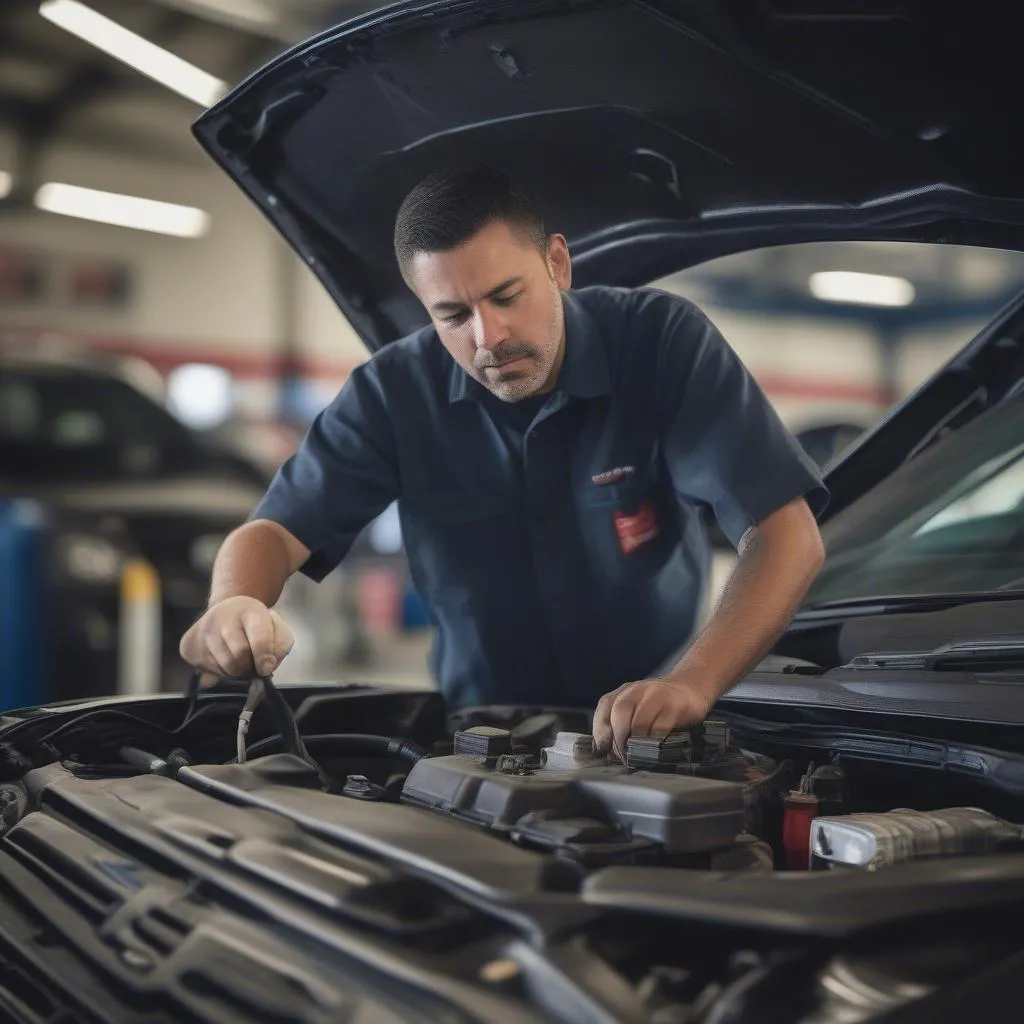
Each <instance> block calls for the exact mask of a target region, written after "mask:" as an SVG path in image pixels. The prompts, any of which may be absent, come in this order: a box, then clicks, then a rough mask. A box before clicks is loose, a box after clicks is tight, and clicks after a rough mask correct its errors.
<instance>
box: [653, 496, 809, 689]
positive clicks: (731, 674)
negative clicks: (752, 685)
mask: <svg viewBox="0 0 1024 1024" xmlns="http://www.w3.org/2000/svg"><path fill="white" fill-rule="evenodd" d="M823 558H824V551H823V548H822V545H821V538H820V535H819V534H818V530H817V526H816V524H815V523H814V518H813V516H812V514H811V512H810V510H809V509H808V508H807V505H806V504H805V503H804V502H802V501H800V502H795V503H793V504H791V505H787V506H785V507H784V508H783V509H780V510H779V511H778V512H776V513H775V514H774V515H773V516H770V517H769V518H768V519H767V520H765V522H764V523H762V524H760V525H759V526H757V527H755V528H754V529H753V530H751V531H750V533H749V534H748V535H747V537H746V538H745V542H744V544H743V545H742V546H741V552H740V557H739V562H738V563H737V565H736V568H735V570H734V571H733V573H732V576H731V577H730V579H729V582H728V584H727V585H726V588H725V591H724V593H723V595H722V599H721V601H720V602H719V605H718V608H717V609H716V611H715V613H714V614H713V616H712V617H711V620H710V621H709V622H708V624H707V625H706V626H705V627H704V629H703V630H702V631H701V633H700V635H699V636H698V637H697V639H696V640H695V641H694V642H693V643H692V644H691V645H690V647H689V649H688V650H687V652H686V654H685V655H684V656H683V658H682V660H681V661H680V662H679V664H678V665H677V666H676V668H675V669H674V670H673V671H672V673H671V674H670V678H673V677H674V678H679V679H685V680H686V682H687V683H688V684H690V685H696V686H700V687H701V688H702V689H703V690H704V692H705V693H706V694H707V696H708V699H709V703H713V702H714V701H715V700H717V699H718V697H720V696H721V695H722V694H723V693H724V692H725V691H726V690H728V689H729V687H731V686H733V685H734V684H735V683H737V682H738V681H739V680H740V679H741V678H742V677H743V676H744V675H745V674H746V673H747V672H749V671H750V670H751V669H752V668H753V667H754V666H755V665H756V664H757V663H758V662H759V661H760V660H761V659H762V658H763V657H764V656H765V655H766V654H767V653H768V652H769V651H770V650H771V648H772V647H773V646H774V644H775V642H776V641H777V640H778V638H779V637H780V636H781V635H782V633H783V632H784V630H785V629H786V627H787V626H788V625H789V622H790V620H791V619H792V616H793V614H794V613H795V612H796V610H797V609H798V608H799V606H800V602H801V601H802V600H803V597H804V595H805V594H806V593H807V589H808V587H810V585H811V583H812V582H813V581H814V577H815V576H816V575H817V573H818V570H819V569H820V568H821V564H822V561H823Z"/></svg>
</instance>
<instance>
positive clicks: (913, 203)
mask: <svg viewBox="0 0 1024 1024" xmlns="http://www.w3.org/2000/svg"><path fill="white" fill-rule="evenodd" d="M987 6H988V5H986V8H987ZM993 6H995V5H993ZM1005 6H1006V8H1007V12H1006V14H1005V15H1003V14H1001V13H1000V12H999V11H995V12H993V13H991V14H989V13H983V11H982V10H979V9H976V8H972V9H971V10H970V11H969V12H967V11H966V10H965V9H964V8H963V7H962V5H958V4H949V3H946V2H944V0H876V2H873V3H870V4H864V3H862V2H860V0H649V2H638V0H636V2H630V0H606V2H589V0H468V2H461V3H460V2H455V3H453V2H451V0H445V2H439V3H432V2H422V0H418V2H413V0H408V2H403V3H398V4H395V5H393V6H388V7H384V8H381V9H378V10H373V11H370V12H369V13H363V14H360V15H359V16H356V17H353V18H352V19H351V20H350V21H348V22H347V23H345V24H343V25H341V26H339V27H338V28H335V29H332V30H330V31H326V32H324V33H322V34H321V35H319V36H317V37H315V38H314V39H312V40H309V41H307V42H305V43H302V44H300V45H298V46H296V47H294V48H293V49H292V50H290V51H288V52H287V53H285V54H283V55H282V56H280V57H279V58H277V59H276V60H274V61H272V62H271V63H270V64H268V65H267V66H266V67H265V68H263V69H262V70H261V71H259V72H257V73H256V74H254V75H253V76H252V77H250V78H249V79H248V80H247V81H245V82H243V83H242V84H241V85H240V86H238V87H237V88H236V89H234V91H233V92H231V93H230V95H228V96H227V97H226V98H225V99H224V100H223V101H222V102H220V103H219V104H218V105H216V106H215V107H213V108H212V109H210V110H209V111H207V112H206V113H205V114H203V116H202V117H201V118H200V119H199V120H198V122H197V123H196V125H195V133H196V136H197V138H198V140H199V142H200V144H201V145H202V146H203V147H204V148H205V149H206V150H207V151H208V152H209V154H210V155H211V156H212V157H213V158H214V160H215V161H216V162H217V163H218V164H220V166H221V167H223V168H224V170H225V171H226V172H227V173H228V174H229V175H231V177H232V178H233V179H234V180H235V181H236V182H237V183H238V184H239V185H240V186H241V188H243V189H244V190H245V191H246V192H247V193H248V194H249V196H250V197H251V198H252V199H253V200H254V201H255V202H256V203H257V204H258V205H259V206H260V207H261V209H262V210H263V211H264V213H265V214H266V215H267V216H268V217H269V218H270V220H271V221H273V223H274V224H275V225H276V226H277V228H278V229H279V230H280V231H281V233H282V234H283V235H284V236H285V238H286V239H287V240H288V241H289V242H290V243H291V245H292V246H293V247H294V248H295V249H296V251H297V252H298V253H299V254H300V255H301V257H302V258H303V260H304V261H306V262H307V263H308V265H309V266H310V267H311V268H312V269H313V271H314V272H315V273H316V274H317V275H318V276H319V277H320V279H321V281H322V282H323V283H324V285H325V286H326V287H327V289H328V291H329V292H330V294H331V295H332V296H333V297H334V299H335V301H336V302H337V303H338V305H339V306H340V307H341V309H342V310H343V312H344V313H345V315H346V317H347V318H348V319H349V321H350V322H351V323H352V325H353V326H354V327H355V329H356V330H357V331H358V332H359V333H360V335H361V336H362V338H363V340H364V341H365V342H366V344H367V346H368V347H369V348H370V349H371V350H376V349H378V348H380V346H381V345H383V344H385V343H386V342H388V341H391V340H393V339H395V338H397V337H400V336H401V335H403V334H406V333H408V332H409V331H411V330H414V329H415V328H417V327H418V326H421V325H422V323H423V322H424V320H425V316H424V313H423V311H422V309H421V308H420V307H419V305H418V303H417V302H416V301H415V299H414V298H413V296H412V295H411V294H410V293H409V292H408V290H407V289H406V288H405V286H404V284H403V283H402V281H401V278H400V276H399V274H398V272H397V269H396V267H395V262H394V256H393V253H392V248H391V237H392V229H393V223H394V216H395V213H396V212H397V208H398V206H399V203H400V202H401V199H402V198H403V196H404V195H405V193H406V192H407V191H408V190H409V189H410V188H411V187H412V185H413V184H414V183H415V182H416V181H418V180H419V179H420V178H421V177H423V176H424V175H425V174H427V173H429V172H430V171H432V170H435V169H437V168H438V167H442V166H446V165H452V164H458V163H466V162H474V161H485V162H489V163H492V164H494V165H496V166H499V167H501V168H503V169H505V170H506V171H508V172H510V173H512V174H514V175H516V176H517V177H520V178H521V179H523V180H524V182H526V183H527V185H528V186H529V187H530V188H531V190H532V191H533V192H534V193H535V195H536V196H537V198H538V199H539V201H540V202H541V205H542V207H543V208H544V210H545V213H546V216H547V219H548V223H549V226H550V228H551V229H552V230H559V231H563V232H564V233H565V234H566V235H567V236H568V238H569V240H570V243H571V245H572V250H573V255H574V260H575V267H576V280H577V282H578V283H579V284H581V285H583V284H593V283H606V284H617V285H624V286H632V285H639V284H644V283H647V282H649V281H651V280H654V279H656V278H658V277H660V276H663V275H665V274H668V273H672V272H674V271H677V270H680V269H682V268H684V267H687V266H691V265H693V264H696V263H700V262H702V261H704V260H707V259H709V258H712V257H715V256H721V255H725V254H727V253H730V252H736V251H739V250H743V249H751V248H755V247H761V246H766V245H777V244H785V243H793V242H800V241H813V240H830V239H859V238H874V239H900V240H918V241H937V240H942V241H948V242H956V243H961V244H976V245H989V246H997V247H1003V248H1017V247H1024V178H1022V177H1021V175H1020V174H1019V173H1018V171H1019V168H1020V167H1021V166H1022V165H1024V159H1022V158H1024V132H1022V131H1020V130H1019V129H1020V127H1021V124H1022V121H1024V110H1022V108H1021V106H1020V103H1019V83H1018V82H1017V81H1016V77H1017V76H1016V61H1015V60H1013V59H1012V57H1004V56H1000V54H1001V53H1003V52H1004V50H1003V48H1004V47H1005V45H1006V43H1005V40H1007V39H1009V38H1013V37H1014V33H1012V30H1011V28H1010V27H1009V26H1003V25H1000V24H999V23H998V20H993V19H999V18H1006V19H1009V18H1010V17H1011V13H1010V10H1009V8H1010V6H1011V5H1005ZM363 10H364V11H365V7H364V8H363ZM867 12H869V13H867Z"/></svg>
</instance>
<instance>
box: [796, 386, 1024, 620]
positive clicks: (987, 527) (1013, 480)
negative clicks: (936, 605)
mask: <svg viewBox="0 0 1024 1024" xmlns="http://www.w3.org/2000/svg"><path fill="white" fill-rule="evenodd" d="M822 533H823V536H824V539H825V544H826V548H827V550H828V559H827V561H826V563H825V568H824V569H823V570H822V572H821V575H820V576H819V577H818V580H817V581H816V582H815V584H814V586H813V587H812V588H811V590H810V592H809V594H808V595H807V604H809V605H818V604H823V603H826V602H830V601H841V600H849V599H857V598H870V597H890V596H896V595H923V594H960V593H971V592H976V591H991V590H1021V591H1024V397H1017V398H1014V399H1012V400H1010V401H1009V402H1007V403H1005V404H1004V405H1003V406H1001V407H1000V408H998V409H995V410H993V411H992V412H990V413H988V414H987V415H985V416H982V417H981V418H979V419H978V420H977V421H976V422H974V423H971V424H969V425H968V426H966V427H964V428H963V429H962V430H959V431H957V432H956V433H954V434H951V435H950V436H949V437H947V438H945V439H944V440H942V441H940V442H939V443H937V444H935V445H933V446H932V447H931V448H930V449H929V450H927V451H926V452H924V453H923V454H922V455H920V456H918V457H917V458H916V459H914V460H913V461H911V462H909V463H907V464H906V465H904V466H903V467H901V468H900V469H899V470H898V471H897V472H895V473H894V474H892V476H891V477H889V478H888V479H887V480H885V481H884V482H883V483H882V484H880V485H879V486H878V487H876V488H875V489H874V490H873V491H871V492H870V493H868V494H867V495H865V496H864V497H863V498H861V499H860V500H859V501H857V502H855V503H854V504H853V505H851V506H850V507H849V508H848V509H846V510H844V511H843V512H841V513H840V514H839V515H837V516H836V518H835V519H834V520H832V521H831V522H830V523H829V524H828V525H827V526H826V527H825V528H824V530H823V531H822Z"/></svg>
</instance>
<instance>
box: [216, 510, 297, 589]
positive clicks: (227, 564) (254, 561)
mask: <svg viewBox="0 0 1024 1024" xmlns="http://www.w3.org/2000/svg"><path fill="white" fill-rule="evenodd" d="M293 562H294V553H293V552H290V551H289V549H288V544H287V542H286V541H285V539H284V538H283V537H282V536H281V534H280V533H279V532H278V530H276V529H275V528H274V527H273V526H272V525H270V524H268V523H266V522H261V521H256V522H251V523H246V524H245V525H244V526H241V527H239V528H238V529H237V530H235V531H234V532H233V533H232V534H230V536H228V538H227V540H225V541H224V543H223V545H222V546H221V549H220V551H219V552H218V553H217V558H216V561H215V562H214V565H213V580H212V583H211V585H210V604H211V605H215V604H217V603H218V602H220V601H224V600H226V599H227V598H229V597H254V598H256V600H258V601H262V602H263V604H265V605H266V606H267V607H268V608H270V607H272V606H273V605H274V604H276V603H277V600H278V598H279V597H280V596H281V591H282V590H283V589H284V585H285V583H286V582H287V581H288V578H289V577H290V576H291V574H292V572H293V571H294V568H295V566H294V565H293Z"/></svg>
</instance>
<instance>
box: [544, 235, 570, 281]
mask: <svg viewBox="0 0 1024 1024" xmlns="http://www.w3.org/2000/svg"><path fill="white" fill-rule="evenodd" d="M547 261H548V271H549V273H550V274H551V276H552V277H553V278H554V280H555V283H556V284H557V285H558V290H559V291H560V292H564V291H567V290H568V289H569V288H571V287H572V258H571V257H570V255H569V243H568V242H567V241H566V238H565V235H549V236H548V249H547Z"/></svg>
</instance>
